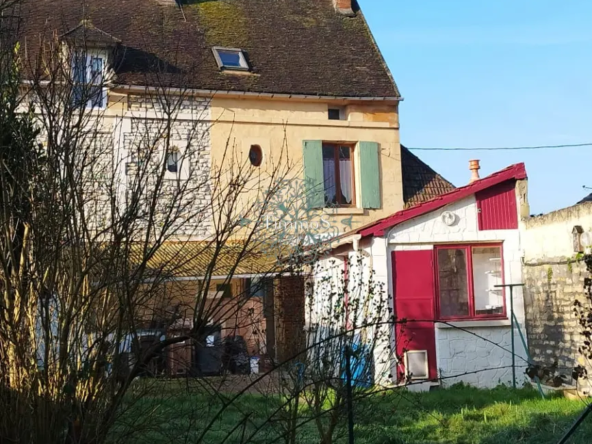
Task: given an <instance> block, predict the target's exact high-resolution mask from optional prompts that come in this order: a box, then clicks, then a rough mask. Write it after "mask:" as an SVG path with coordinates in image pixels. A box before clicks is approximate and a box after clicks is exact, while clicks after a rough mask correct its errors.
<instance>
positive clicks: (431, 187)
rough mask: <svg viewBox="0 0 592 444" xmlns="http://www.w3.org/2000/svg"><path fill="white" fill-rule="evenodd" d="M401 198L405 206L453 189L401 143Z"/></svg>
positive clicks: (452, 186) (424, 200) (411, 205)
mask: <svg viewBox="0 0 592 444" xmlns="http://www.w3.org/2000/svg"><path fill="white" fill-rule="evenodd" d="M401 169H402V170H403V200H404V202H405V208H410V207H413V206H415V205H417V204H420V203H422V202H426V201H428V200H430V199H433V198H435V197H437V196H440V195H441V194H445V193H449V192H450V191H453V190H454V189H455V187H454V185H452V184H451V183H450V182H448V181H447V180H446V179H444V178H443V177H442V176H440V175H439V174H438V173H436V172H435V171H434V170H433V169H432V168H430V166H429V165H427V164H426V163H424V162H423V161H422V160H421V159H420V158H419V157H417V156H416V155H415V154H413V153H412V152H411V151H409V150H408V149H407V148H405V147H404V146H403V145H401Z"/></svg>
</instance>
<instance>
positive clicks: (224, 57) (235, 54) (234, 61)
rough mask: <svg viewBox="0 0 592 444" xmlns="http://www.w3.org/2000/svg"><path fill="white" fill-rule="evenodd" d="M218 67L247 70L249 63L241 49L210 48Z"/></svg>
mask: <svg viewBox="0 0 592 444" xmlns="http://www.w3.org/2000/svg"><path fill="white" fill-rule="evenodd" d="M212 51H213V52H214V57H215V58H216V63H218V67H219V68H220V69H227V70H238V71H248V70H249V64H248V63H247V59H246V57H245V54H244V53H243V51H242V50H240V49H237V48H221V47H218V46H216V47H214V48H212Z"/></svg>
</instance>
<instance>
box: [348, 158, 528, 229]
mask: <svg viewBox="0 0 592 444" xmlns="http://www.w3.org/2000/svg"><path fill="white" fill-rule="evenodd" d="M526 178H527V175H526V168H525V167H524V164H523V163H518V164H516V165H512V166H509V167H508V168H505V169H503V170H501V171H498V172H497V173H493V174H492V175H490V176H487V177H485V178H483V179H481V180H477V181H475V182H473V183H471V184H469V185H466V186H464V187H460V188H457V189H455V190H454V191H451V192H450V193H446V194H442V195H441V196H438V197H436V198H434V199H432V200H429V201H427V202H424V203H422V204H419V205H416V206H414V207H412V208H409V209H407V210H403V211H399V212H398V213H395V214H393V215H391V216H388V217H386V218H384V219H381V220H379V221H377V222H374V223H372V224H370V225H367V226H365V227H362V228H359V229H357V230H356V231H355V232H354V233H348V235H351V234H361V235H362V237H366V236H382V235H384V232H385V230H387V229H389V228H391V227H394V226H395V225H398V224H400V223H403V222H405V221H408V220H410V219H413V218H414V217H417V216H421V215H422V214H426V213H429V212H431V211H434V210H437V209H438V208H442V207H443V206H445V205H449V204H451V203H453V202H456V201H458V200H460V199H464V198H465V197H468V196H471V195H473V194H475V193H478V192H479V191H483V190H485V189H487V188H491V187H493V186H495V185H498V184H500V183H503V182H505V181H508V180H522V179H526Z"/></svg>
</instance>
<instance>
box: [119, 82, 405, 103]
mask: <svg viewBox="0 0 592 444" xmlns="http://www.w3.org/2000/svg"><path fill="white" fill-rule="evenodd" d="M163 88H164V89H166V90H167V91H168V92H170V93H175V92H177V93H179V94H187V93H192V94H196V95H208V96H212V97H214V96H246V97H266V98H270V99H273V98H277V99H302V100H352V101H354V100H355V101H361V102H364V101H366V102H401V101H403V98H402V97H398V96H397V97H387V96H384V97H376V96H373V97H361V96H324V95H313V94H288V93H266V92H252V91H239V90H213V89H195V88H176V87H170V88H169V87H166V86H160V87H159V86H141V85H129V84H123V83H115V85H114V86H113V87H112V89H123V90H129V91H136V92H146V93H147V92H150V91H162V89H163Z"/></svg>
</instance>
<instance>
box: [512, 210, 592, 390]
mask: <svg viewBox="0 0 592 444" xmlns="http://www.w3.org/2000/svg"><path fill="white" fill-rule="evenodd" d="M575 225H580V226H581V227H582V228H583V229H584V230H585V231H591V230H592V203H585V204H581V205H575V206H572V207H569V208H564V209H562V210H559V211H554V212H552V213H548V214H545V215H543V216H537V217H531V218H529V219H527V220H525V221H524V225H523V226H524V230H523V233H522V238H523V248H524V253H525V261H524V278H525V283H526V287H525V303H526V324H527V331H528V342H529V348H530V353H531V356H532V358H533V360H534V361H535V362H536V363H538V364H541V365H543V366H551V365H553V364H554V363H557V366H558V371H559V373H561V374H564V375H565V376H566V377H567V379H568V381H570V380H571V372H572V369H573V367H574V366H575V365H577V364H583V365H584V366H586V367H588V369H589V370H592V367H590V365H589V363H588V362H587V360H585V359H583V358H582V357H581V355H580V353H579V352H578V347H579V346H580V345H581V344H582V341H583V340H584V338H583V337H582V335H581V334H580V327H579V323H578V318H577V316H576V314H575V313H574V302H575V301H580V302H582V303H585V301H586V298H585V295H584V289H583V286H584V279H585V278H586V277H589V273H588V272H587V271H586V268H585V265H584V264H583V263H577V262H574V263H572V262H571V261H572V260H573V259H574V257H575V254H576V253H575V252H574V248H573V240H572V239H573V238H572V230H573V227H574V226H575Z"/></svg>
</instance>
